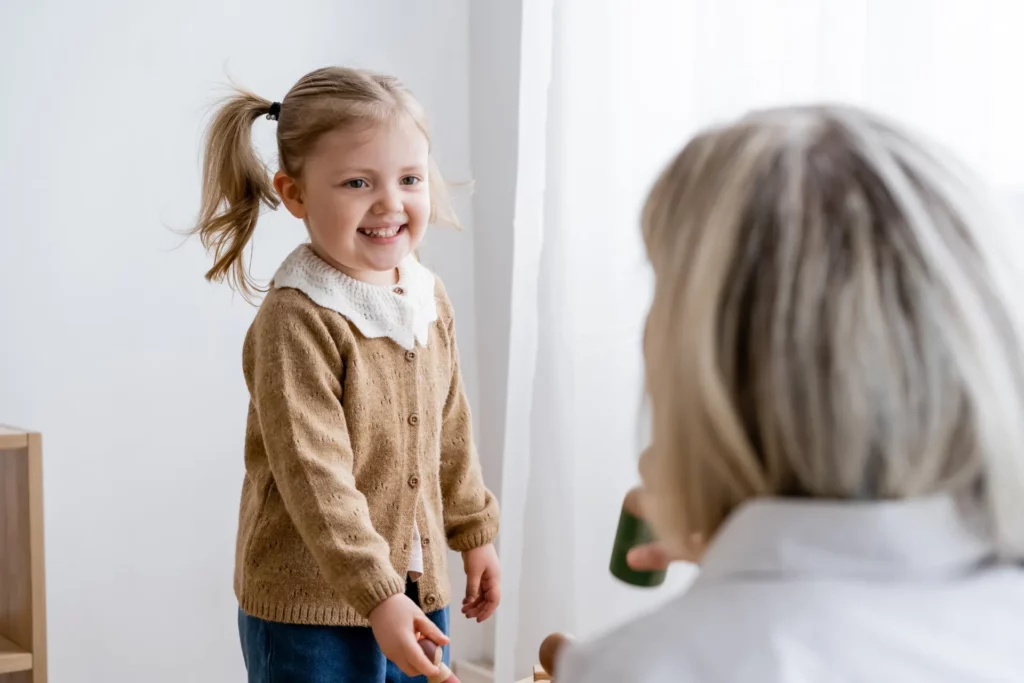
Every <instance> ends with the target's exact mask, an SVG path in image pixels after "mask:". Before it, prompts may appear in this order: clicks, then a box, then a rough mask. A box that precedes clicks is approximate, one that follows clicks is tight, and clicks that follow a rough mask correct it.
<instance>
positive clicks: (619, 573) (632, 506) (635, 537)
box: [610, 490, 667, 588]
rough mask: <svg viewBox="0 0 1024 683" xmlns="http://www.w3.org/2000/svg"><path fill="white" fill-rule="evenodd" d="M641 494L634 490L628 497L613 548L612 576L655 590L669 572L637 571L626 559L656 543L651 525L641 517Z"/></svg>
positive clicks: (633, 584) (623, 505) (621, 514)
mask: <svg viewBox="0 0 1024 683" xmlns="http://www.w3.org/2000/svg"><path fill="white" fill-rule="evenodd" d="M638 513H639V491H637V490H633V491H630V492H629V494H627V495H626V500H625V501H624V502H623V504H622V512H621V513H620V515H619V528H618V530H616V532H615V543H614V545H613V546H612V561H611V566H610V569H611V572H612V576H614V577H615V578H617V579H619V580H620V581H623V582H625V583H628V584H630V585H632V586H638V587H640V588H654V587H655V586H660V585H661V584H662V583H664V581H665V575H666V573H667V572H666V571H664V570H661V571H637V570H635V569H632V568H631V567H630V566H629V565H628V564H627V563H626V555H627V554H628V553H629V551H630V550H631V549H633V548H635V547H637V546H640V545H644V544H646V543H651V542H653V541H654V540H656V539H655V537H654V532H653V531H652V530H651V527H650V525H648V524H647V522H645V521H644V520H643V519H641V518H640V517H639V516H638Z"/></svg>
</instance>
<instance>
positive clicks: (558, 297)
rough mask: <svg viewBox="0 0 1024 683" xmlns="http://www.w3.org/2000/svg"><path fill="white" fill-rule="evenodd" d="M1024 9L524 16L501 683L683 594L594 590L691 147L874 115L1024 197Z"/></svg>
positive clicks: (623, 473)
mask: <svg viewBox="0 0 1024 683" xmlns="http://www.w3.org/2000/svg"><path fill="white" fill-rule="evenodd" d="M1022 29H1024V3H1020V2H1019V1H1018V0H972V1H971V2H966V1H964V0H775V1H774V2H763V1H759V0H630V1H629V2H626V0H524V1H523V29H522V30H523V37H522V40H523V42H522V60H521V76H520V78H521V81H520V128H521V130H520V140H519V159H518V169H517V178H518V185H517V191H516V192H517V194H516V196H517V199H516V221H515V253H514V267H513V283H512V292H513V294H512V321H511V328H512V337H511V344H510V366H509V387H508V414H507V415H506V441H505V448H504V455H503V458H504V461H503V485H502V497H503V506H504V526H503V533H502V541H501V554H502V560H503V567H504V574H505V582H504V584H505V592H504V594H505V596H506V597H505V600H504V603H503V606H502V609H501V610H500V611H499V616H498V618H497V624H496V631H495V638H496V642H495V681H501V682H504V681H511V680H515V679H516V678H515V677H517V676H519V677H521V676H524V675H526V672H527V671H529V669H530V667H531V666H532V665H533V664H534V663H535V661H536V656H537V646H538V645H539V644H540V641H541V639H542V638H543V637H544V636H545V635H547V634H548V633H549V632H551V631H570V632H573V633H575V634H577V635H579V636H583V637H587V636H592V635H595V634H596V633H598V632H601V631H604V630H605V629H608V628H611V627H613V626H614V625H615V624H618V623H621V622H622V621H623V620H625V619H628V618H630V617H631V616H634V615H636V614H637V613H639V612H641V611H643V610H646V609H649V608H650V607H652V606H653V605H655V604H657V603H659V602H661V601H663V600H665V599H667V598H669V597H671V596H672V595H673V594H675V593H677V592H678V591H679V590H682V589H684V587H685V585H686V583H687V582H688V580H689V579H690V578H691V577H692V575H693V572H694V571H695V569H694V568H692V567H680V568H678V569H676V570H675V571H674V572H673V573H672V575H671V576H670V581H669V582H668V585H667V586H665V587H663V588H660V589H658V590H654V591H649V590H648V591H645V590H639V589H630V588H627V587H625V586H623V585H621V584H618V583H617V582H616V581H615V580H614V579H613V578H612V577H611V576H610V574H609V573H608V568H607V567H608V560H609V552H610V549H611V542H612V538H613V535H614V532H615V525H616V521H617V518H618V512H619V505H620V503H621V500H622V497H623V495H624V493H625V492H626V490H627V489H628V488H629V487H630V486H632V485H633V484H634V483H635V482H636V481H637V476H636V467H635V462H636V456H637V454H638V452H639V450H640V448H641V447H642V446H643V445H644V439H645V436H644V424H643V420H642V419H641V415H642V412H641V407H642V388H643V387H642V365H641V353H640V342H641V332H642V325H643V319H644V315H645V313H646V308H647V303H648V298H649V295H650V285H649V274H648V272H647V269H646V265H645V263H644V256H643V250H642V244H641V242H640V238H639V230H638V224H637V217H638V214H639V210H640V205H641V202H642V200H643V197H644V195H645V193H646V191H647V189H648V187H649V185H650V183H651V182H652V181H653V179H654V175H655V174H656V172H657V171H658V170H659V168H660V166H661V165H662V164H663V163H665V162H666V161H667V160H668V158H669V157H670V156H671V155H672V154H674V153H675V152H676V151H677V150H678V148H679V147H680V146H681V144H682V143H683V142H684V141H685V140H686V139H687V138H689V137H690V136H691V135H692V134H693V133H694V132H695V131H696V130H698V129H699V128H701V127H703V126H705V125H707V124H709V123H713V122H716V121H720V120H722V119H726V118H729V117H733V116H736V115H738V114H740V113H742V112H743V111H745V110H747V109H750V108H754V107H764V106H771V105H776V104H787V103H795V102H816V101H834V102H847V103H855V104H861V105H866V106H869V107H871V108H873V109H876V110H879V111H881V112H883V113H887V114H890V115H892V116H895V117H897V118H899V119H900V120H902V121H904V122H906V123H909V124H911V125H914V126H916V127H917V128H919V129H922V130H923V131H924V132H926V133H928V134H930V135H932V136H933V137H935V138H937V139H939V140H940V141H941V142H943V143H945V144H947V145H949V146H951V147H952V148H953V149H954V151H955V152H957V153H958V154H960V155H961V156H962V157H963V158H965V159H966V160H967V161H968V162H969V163H971V164H972V165H973V166H974V167H975V168H976V169H977V170H978V171H980V172H981V173H982V174H984V175H985V176H986V177H987V178H988V179H989V180H990V181H991V182H993V183H994V184H996V185H998V186H1000V187H1003V188H1005V189H1006V190H1007V191H1011V192H1018V191H1019V190H1020V188H1024V126H1021V125H1020V123H1019V122H1020V121H1024V92H1022V90H1021V89H1020V88H1019V78H1018V77H1017V70H1018V69H1020V68H1021V67H1022V66H1024V47H1022V45H1024V41H1022V40H1021V35H1022Z"/></svg>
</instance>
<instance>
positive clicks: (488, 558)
mask: <svg viewBox="0 0 1024 683" xmlns="http://www.w3.org/2000/svg"><path fill="white" fill-rule="evenodd" d="M462 564H463V567H464V568H465V570H466V599H465V600H463V601H462V613H463V614H465V615H466V618H467V619H476V620H477V623H480V622H483V621H486V620H487V619H488V618H490V616H491V615H492V614H494V610H496V609H498V603H500V602H501V564H500V563H499V562H498V552H497V551H496V550H495V549H494V545H492V544H490V543H488V544H487V545H484V546H480V547H479V548H474V549H473V550H469V551H466V552H464V553H462Z"/></svg>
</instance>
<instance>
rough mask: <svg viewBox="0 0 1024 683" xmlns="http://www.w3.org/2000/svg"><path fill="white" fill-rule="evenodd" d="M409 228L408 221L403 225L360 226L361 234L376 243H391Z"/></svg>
mask: <svg viewBox="0 0 1024 683" xmlns="http://www.w3.org/2000/svg"><path fill="white" fill-rule="evenodd" d="M408 228H409V224H408V223H404V224H402V225H386V226H380V227H372V228H359V234H360V235H362V236H363V237H365V238H366V239H368V240H370V241H372V242H374V243H375V244H389V243H390V242H393V241H394V240H395V239H396V238H397V237H398V236H399V235H401V234H402V233H403V232H405V231H406V230H407V229H408Z"/></svg>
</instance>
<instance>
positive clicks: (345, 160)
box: [274, 117, 430, 284]
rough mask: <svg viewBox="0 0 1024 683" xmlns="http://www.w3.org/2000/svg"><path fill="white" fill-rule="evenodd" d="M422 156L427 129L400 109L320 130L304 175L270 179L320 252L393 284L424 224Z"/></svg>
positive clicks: (344, 267)
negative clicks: (391, 115) (378, 120)
mask: <svg viewBox="0 0 1024 683" xmlns="http://www.w3.org/2000/svg"><path fill="white" fill-rule="evenodd" d="M428 162H429V143H428V142H427V138H426V136H425V135H424V134H423V132H422V131H421V130H420V129H419V128H418V127H417V126H416V124H415V123H413V122H412V121H410V120H409V119H408V118H406V117H398V118H396V119H395V120H393V121H390V122H388V123H383V124H374V125H371V126H368V127H360V128H352V127H347V128H338V129H335V130H333V131H331V132H329V133H326V134H324V135H323V136H322V137H321V138H320V140H319V141H318V142H317V144H316V146H315V148H314V149H313V152H312V154H310V155H309V156H307V157H306V158H305V159H304V165H303V170H302V178H301V179H300V180H299V181H298V182H296V181H295V180H293V179H291V178H289V177H288V176H286V175H284V174H283V173H278V175H277V177H276V178H275V180H274V184H275V186H276V187H277V189H278V192H279V193H280V194H281V197H282V199H283V200H284V203H285V205H286V206H287V207H288V210H289V211H290V212H291V213H292V215H294V216H295V217H296V218H301V219H303V220H304V221H305V223H306V226H307V227H308V228H309V236H310V241H311V242H312V245H313V249H314V250H315V251H316V253H317V254H318V255H319V256H320V257H321V258H322V259H324V260H325V261H327V262H328V263H330V264H331V265H333V266H334V267H335V268H337V269H338V270H340V271H342V272H343V273H345V274H347V275H349V276H351V277H354V278H356V279H357V280H362V281H364V282H368V283H371V284H394V283H395V281H396V277H397V271H396V267H397V266H398V264H399V263H400V262H401V261H402V260H403V259H404V258H405V257H406V256H408V255H409V254H410V253H412V251H413V249H415V248H416V246H417V245H418V244H419V243H420V241H421V240H422V239H423V235H424V234H425V232H426V229H427V220H428V218H429V216H430V192H429V187H428V185H427V182H428V178H427V170H428Z"/></svg>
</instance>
